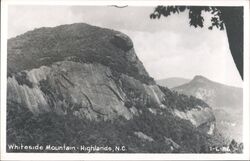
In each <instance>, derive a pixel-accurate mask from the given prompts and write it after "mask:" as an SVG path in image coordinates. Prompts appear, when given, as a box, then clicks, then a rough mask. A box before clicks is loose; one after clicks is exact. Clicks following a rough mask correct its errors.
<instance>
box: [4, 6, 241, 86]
mask: <svg viewBox="0 0 250 161" xmlns="http://www.w3.org/2000/svg"><path fill="white" fill-rule="evenodd" d="M8 10H9V11H8V14H9V19H8V37H9V38H11V37H15V36H17V35H19V34H22V33H24V32H26V31H29V30H32V29H34V28H39V27H53V26H58V25H62V24H71V23H78V22H84V23H88V24H91V25H96V26H100V27H106V28H111V29H115V30H119V31H122V32H124V33H125V34H127V35H129V36H130V38H131V39H132V40H133V42H134V48H135V51H136V54H137V55H138V57H139V58H140V60H141V61H142V62H143V64H144V66H145V68H146V70H147V71H148V72H149V74H150V76H152V77H154V78H155V79H164V78H169V77H183V78H190V79H191V78H193V77H194V76H195V75H203V76H205V77H207V78H209V79H211V80H213V81H217V82H221V83H224V84H229V85H234V86H242V81H241V78H240V75H239V74H238V71H237V69H236V67H235V65H234V62H233V59H232V56H231V54H230V50H229V46H228V42H227V35H226V32H225V31H219V30H217V29H215V30H212V31H211V30H208V29H207V26H205V27H204V28H194V27H190V26H189V24H188V21H189V20H188V14H187V13H181V14H179V15H172V16H170V17H168V18H161V19H160V20H151V19H150V18H149V15H150V13H152V12H153V10H154V7H126V8H122V9H119V8H115V7H111V6H102V7H84V6H11V7H9V8H8ZM205 17H207V18H209V14H205ZM208 22H209V21H207V22H205V24H207V23H208Z"/></svg>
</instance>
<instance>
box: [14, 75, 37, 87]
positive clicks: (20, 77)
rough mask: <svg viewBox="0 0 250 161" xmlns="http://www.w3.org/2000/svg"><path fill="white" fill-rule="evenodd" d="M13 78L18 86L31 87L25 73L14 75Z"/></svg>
mask: <svg viewBox="0 0 250 161" xmlns="http://www.w3.org/2000/svg"><path fill="white" fill-rule="evenodd" d="M14 76H15V78H16V80H17V82H18V84H20V85H27V86H28V87H30V88H32V87H33V84H32V83H31V82H30V81H29V79H28V78H27V73H25V72H20V73H17V74H15V75H14Z"/></svg>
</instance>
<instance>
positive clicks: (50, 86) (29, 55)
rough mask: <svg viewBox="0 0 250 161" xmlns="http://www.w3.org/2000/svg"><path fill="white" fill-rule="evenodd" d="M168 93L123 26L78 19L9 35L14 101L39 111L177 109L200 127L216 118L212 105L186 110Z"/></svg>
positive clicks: (114, 114)
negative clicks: (150, 72)
mask: <svg viewBox="0 0 250 161" xmlns="http://www.w3.org/2000/svg"><path fill="white" fill-rule="evenodd" d="M166 95H169V96H171V95H172V93H171V91H168V92H166V91H165V92H163V91H162V89H161V88H159V86H157V85H156V83H155V81H154V80H153V79H152V78H151V77H150V76H149V75H148V73H147V72H146V70H145V68H144V67H143V64H142V63H141V61H140V60H139V59H138V57H137V56H136V54H135V51H134V48H133V43H132V41H131V40H130V38H129V37H128V36H126V35H124V34H122V33H120V32H117V31H113V30H109V29H103V28H98V27H94V26H90V25H87V24H73V25H63V26H59V27H55V28H41V29H36V30H34V31H30V32H27V33H25V34H23V35H20V36H18V37H16V38H12V39H10V40H9V41H8V102H10V103H11V102H13V103H17V104H21V105H22V106H23V107H26V108H28V109H29V110H30V111H31V112H33V113H34V114H39V113H43V112H56V113H57V114H59V115H74V116H76V117H79V118H81V119H89V120H96V121H100V120H113V119H114V118H118V117H120V116H121V117H124V118H126V119H127V120H130V119H132V118H133V117H134V116H140V114H141V113H142V111H143V110H145V109H148V111H150V112H151V113H153V114H154V115H161V114H162V113H164V111H172V113H173V114H174V115H175V116H178V117H179V118H181V119H185V120H189V121H190V122H191V123H192V124H193V125H194V126H196V127H199V126H200V125H203V124H205V123H208V124H209V125H210V122H213V120H214V116H213V114H212V112H211V111H210V110H209V108H208V107H205V106H203V105H200V106H199V107H200V109H198V110H197V108H195V107H189V110H183V111H180V110H177V109H174V108H172V107H169V106H168V104H166V103H164V102H166V99H168V98H169V97H166ZM187 99H188V98H187ZM178 100H181V99H175V98H174V97H173V99H169V100H168V101H170V102H171V101H172V102H173V103H174V104H177V102H178ZM182 102H183V103H184V104H185V101H182ZM197 105H199V104H197ZM156 117H157V116H156ZM211 125H212V124H211ZM207 131H209V129H208V130H207ZM210 131H211V130H210ZM210 133H211V132H210Z"/></svg>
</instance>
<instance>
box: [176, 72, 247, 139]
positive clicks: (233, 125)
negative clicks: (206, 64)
mask: <svg viewBox="0 0 250 161" xmlns="http://www.w3.org/2000/svg"><path fill="white" fill-rule="evenodd" d="M172 90H174V91H177V92H178V93H182V94H185V95H189V96H194V97H196V98H199V99H202V100H203V101H205V102H206V103H207V104H208V105H209V106H211V107H212V108H213V111H214V114H215V118H216V125H217V128H218V130H219V131H220V132H221V133H222V134H223V135H224V136H225V137H227V138H228V139H230V140H231V139H235V140H237V141H239V142H241V141H242V116H243V89H242V88H239V87H232V86H228V85H224V84H221V83H217V82H214V81H212V80H209V79H208V78H206V77H204V76H200V75H198V76H195V77H194V78H193V79H192V80H191V81H190V82H188V83H186V84H183V85H180V86H178V87H175V88H173V89H172Z"/></svg>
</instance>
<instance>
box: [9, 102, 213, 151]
mask: <svg viewBox="0 0 250 161" xmlns="http://www.w3.org/2000/svg"><path fill="white" fill-rule="evenodd" d="M142 110H143V112H142V114H141V115H140V116H137V117H134V118H133V119H132V120H126V119H124V118H122V117H120V118H117V119H115V120H113V121H99V122H96V121H90V120H87V119H86V120H85V119H78V118H77V117H75V116H74V115H73V114H68V115H57V114H56V113H52V112H51V113H43V114H39V115H37V116H35V115H33V114H32V113H31V112H29V110H28V109H27V108H26V107H22V106H21V105H18V104H13V103H9V104H8V111H7V113H8V115H7V143H8V144H12V143H15V144H21V143H22V144H24V145H37V144H40V145H44V146H45V145H58V146H59V145H63V144H67V145H70V146H80V145H85V146H90V145H97V146H123V145H125V146H126V147H127V150H128V151H126V152H131V153H134V152H138V153H140V152H149V153H153V152H159V153H162V152H187V153H189V152H199V151H200V149H201V146H202V145H203V146H204V145H205V146H210V144H212V143H211V142H210V141H209V140H210V139H211V138H209V136H207V135H205V134H203V133H201V132H199V131H197V129H196V128H195V127H193V126H192V124H191V123H189V122H187V121H185V120H182V119H178V118H176V117H174V116H173V115H172V114H170V113H167V112H165V113H164V114H163V115H158V116H157V117H156V116H155V115H153V114H152V113H151V112H149V111H148V110H147V109H142ZM135 131H141V132H143V133H144V134H146V135H148V136H151V137H152V138H153V139H154V141H153V142H148V141H145V140H142V139H139V138H138V137H137V136H136V135H135V134H134V132H135ZM164 137H167V138H171V139H172V140H173V141H174V142H176V143H177V144H179V145H180V147H181V148H180V149H177V150H175V151H172V150H171V149H170V146H169V145H168V144H166V143H165V142H164V139H165V138H164ZM8 151H9V152H11V151H14V150H8ZM16 151H18V150H15V152H16ZM27 152H32V150H31V151H27ZM40 152H51V151H46V150H45V151H40ZM60 152H63V151H60ZM64 152H66V151H64ZM68 152H69V151H68ZM70 152H80V151H70Z"/></svg>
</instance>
